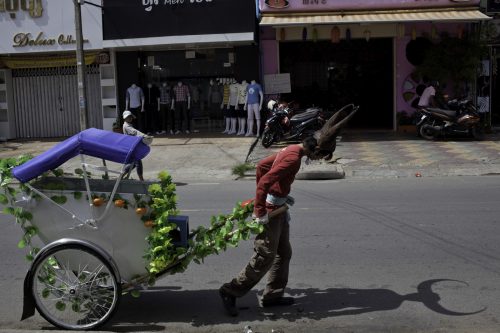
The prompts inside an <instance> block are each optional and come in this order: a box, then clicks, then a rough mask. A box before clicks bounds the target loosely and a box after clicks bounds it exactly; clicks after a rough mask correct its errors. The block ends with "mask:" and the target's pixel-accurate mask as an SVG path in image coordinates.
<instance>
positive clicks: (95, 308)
mask: <svg viewBox="0 0 500 333" xmlns="http://www.w3.org/2000/svg"><path fill="white" fill-rule="evenodd" d="M33 270H34V278H33V281H32V288H33V291H34V292H33V295H34V297H35V303H36V306H37V309H38V311H39V312H40V313H41V314H42V316H43V317H44V318H45V319H47V320H48V321H49V322H51V323H52V324H54V325H56V326H58V327H61V328H65V329H91V328H95V327H98V326H100V325H102V324H103V323H104V322H105V321H107V320H108V319H109V317H110V316H111V314H112V313H113V311H114V309H115V308H116V304H117V300H118V297H119V296H120V294H121V290H120V289H121V288H120V285H119V284H118V282H117V281H116V278H115V275H114V274H113V271H112V270H111V266H110V265H109V263H107V262H104V261H103V260H102V259H101V258H100V257H99V256H97V255H95V254H94V253H93V252H92V251H90V250H88V249H85V248H83V247H80V246H79V245H73V246H72V247H69V248H65V247H64V246H62V247H61V248H60V249H57V250H55V251H53V252H51V253H50V254H47V256H46V257H45V258H43V259H41V260H40V261H39V262H38V264H37V265H36V267H33Z"/></svg>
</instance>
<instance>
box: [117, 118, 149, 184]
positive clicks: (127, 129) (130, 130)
mask: <svg viewBox="0 0 500 333" xmlns="http://www.w3.org/2000/svg"><path fill="white" fill-rule="evenodd" d="M122 117H123V120H124V121H123V134H126V135H132V136H140V137H142V141H143V142H144V143H145V144H147V145H148V146H149V145H150V144H151V142H153V137H152V136H149V135H146V134H144V133H142V132H141V131H139V130H137V129H135V128H134V126H133V125H132V123H133V121H134V119H135V116H134V115H133V114H132V112H130V111H128V110H126V111H124V112H123V115H122ZM134 166H135V167H136V169H137V176H138V177H139V180H140V181H144V177H143V167H142V161H141V160H138V161H136V162H135V163H134Z"/></svg>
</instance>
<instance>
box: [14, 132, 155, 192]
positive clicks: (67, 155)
mask: <svg viewBox="0 0 500 333" xmlns="http://www.w3.org/2000/svg"><path fill="white" fill-rule="evenodd" d="M149 151H150V149H149V147H148V146H147V145H146V144H144V143H143V142H142V137H138V136H130V135H123V134H118V133H114V132H109V131H103V130H99V129H96V128H89V129H87V130H85V131H82V132H80V133H78V134H76V135H74V136H72V137H71V138H69V139H66V140H64V141H63V142H61V143H59V144H57V145H56V146H54V147H52V148H51V149H49V150H47V151H46V152H44V153H42V154H40V155H38V156H37V157H35V158H33V159H32V160H29V161H28V162H26V163H24V164H23V165H20V166H18V167H16V168H14V169H13V170H12V174H13V175H14V177H16V178H17V179H18V180H19V181H20V182H23V183H25V182H27V181H30V180H31V179H33V178H35V177H38V176H39V175H41V174H42V173H44V172H46V171H49V170H53V169H55V168H57V167H59V166H60V165H61V164H63V163H64V162H66V161H67V160H69V159H71V158H73V157H75V156H76V155H78V154H83V155H89V156H93V157H97V158H102V159H105V160H108V161H113V162H116V163H122V164H129V163H132V162H134V161H137V160H141V159H143V158H144V157H146V156H147V155H148V154H149Z"/></svg>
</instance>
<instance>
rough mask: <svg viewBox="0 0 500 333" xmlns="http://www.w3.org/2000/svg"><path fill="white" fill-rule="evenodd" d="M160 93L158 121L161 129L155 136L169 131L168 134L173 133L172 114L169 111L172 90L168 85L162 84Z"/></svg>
mask: <svg viewBox="0 0 500 333" xmlns="http://www.w3.org/2000/svg"><path fill="white" fill-rule="evenodd" d="M159 91H160V119H159V125H160V126H161V128H160V129H159V131H158V132H157V133H156V134H163V133H165V132H167V131H169V130H170V134H173V132H174V131H175V128H174V112H173V111H172V110H171V103H172V90H171V89H170V86H169V85H168V83H166V82H164V83H163V84H162V86H161V87H160V88H159Z"/></svg>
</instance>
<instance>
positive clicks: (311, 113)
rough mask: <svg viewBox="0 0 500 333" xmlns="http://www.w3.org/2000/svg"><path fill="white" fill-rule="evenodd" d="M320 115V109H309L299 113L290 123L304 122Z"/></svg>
mask: <svg viewBox="0 0 500 333" xmlns="http://www.w3.org/2000/svg"><path fill="white" fill-rule="evenodd" d="M319 113H320V109H318V108H309V109H307V110H306V111H304V112H302V113H299V114H297V115H295V116H293V117H292V118H291V119H290V121H304V120H307V119H311V118H314V117H317V116H318V115H319Z"/></svg>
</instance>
